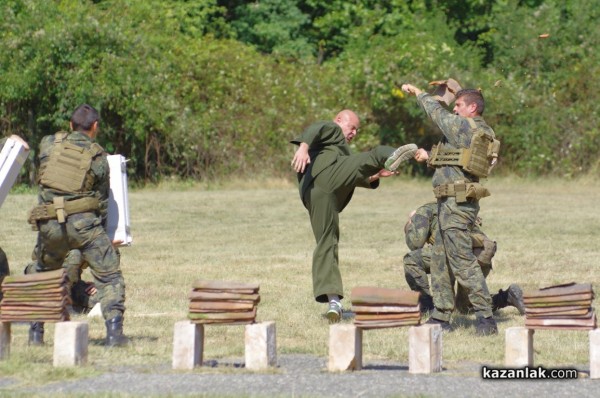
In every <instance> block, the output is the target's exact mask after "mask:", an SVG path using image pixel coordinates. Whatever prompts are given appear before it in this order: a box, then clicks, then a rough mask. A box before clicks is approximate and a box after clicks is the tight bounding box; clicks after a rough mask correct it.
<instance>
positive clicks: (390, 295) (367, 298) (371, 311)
mask: <svg viewBox="0 0 600 398" xmlns="http://www.w3.org/2000/svg"><path fill="white" fill-rule="evenodd" d="M350 297H351V301H352V311H353V312H354V313H355V318H354V325H355V326H356V327H359V328H361V329H380V328H391V327H398V326H415V325H419V324H420V323H421V309H420V306H419V293H417V292H413V291H404V290H400V289H387V288H381V287H365V286H363V287H355V288H354V289H352V292H351V293H350Z"/></svg>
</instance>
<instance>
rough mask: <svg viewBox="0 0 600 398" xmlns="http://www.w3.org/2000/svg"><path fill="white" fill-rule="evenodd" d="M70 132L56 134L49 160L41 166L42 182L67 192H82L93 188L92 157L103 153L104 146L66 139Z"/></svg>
mask: <svg viewBox="0 0 600 398" xmlns="http://www.w3.org/2000/svg"><path fill="white" fill-rule="evenodd" d="M67 135H68V133H65V132H60V133H56V134H55V135H54V145H53V147H52V151H51V153H50V156H49V158H48V161H47V162H46V163H45V164H43V165H42V167H41V168H40V183H41V184H42V185H43V186H45V187H48V188H52V189H56V190H58V191H62V192H65V193H82V192H87V191H90V190H91V189H92V186H93V184H94V179H93V176H92V175H91V173H90V169H91V165H92V159H93V158H95V157H96V156H98V155H100V154H102V147H101V146H100V145H98V144H96V143H92V145H91V146H90V148H89V149H88V148H84V147H80V146H78V145H75V144H72V143H70V142H68V141H66V140H65V138H66V137H67Z"/></svg>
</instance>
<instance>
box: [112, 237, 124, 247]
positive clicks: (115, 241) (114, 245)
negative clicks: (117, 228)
mask: <svg viewBox="0 0 600 398" xmlns="http://www.w3.org/2000/svg"><path fill="white" fill-rule="evenodd" d="M122 244H123V241H122V240H121V239H115V240H113V241H112V245H113V247H118V246H121V245H122Z"/></svg>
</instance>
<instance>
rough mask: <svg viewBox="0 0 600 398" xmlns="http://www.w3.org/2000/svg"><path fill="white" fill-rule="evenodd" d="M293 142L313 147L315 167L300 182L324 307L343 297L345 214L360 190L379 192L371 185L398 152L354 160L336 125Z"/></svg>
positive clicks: (312, 129) (386, 150)
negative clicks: (341, 224)
mask: <svg viewBox="0 0 600 398" xmlns="http://www.w3.org/2000/svg"><path fill="white" fill-rule="evenodd" d="M291 142H292V143H293V144H297V145H299V144H300V143H302V142H304V143H306V144H308V146H309V156H310V164H309V165H308V167H307V169H306V170H305V172H304V173H299V174H298V181H299V184H300V185H299V190H300V198H301V199H302V203H303V204H304V207H306V209H307V210H308V214H309V217H310V223H311V226H312V230H313V234H314V236H315V240H316V242H317V247H316V248H315V250H314V252H313V264H312V279H313V292H314V296H315V299H316V300H317V301H318V302H322V303H324V302H327V294H336V295H338V296H340V298H342V297H343V286H342V277H341V274H340V270H339V266H338V242H339V236H340V230H339V213H340V212H342V210H344V208H345V207H346V205H347V204H348V203H349V202H350V199H351V198H352V194H353V193H354V189H355V188H356V187H363V188H371V189H375V188H377V187H378V186H379V180H375V181H373V182H371V183H369V177H370V176H372V175H374V174H377V173H378V172H379V171H380V170H381V169H383V167H384V163H385V161H386V160H387V158H388V157H390V155H391V154H392V153H393V152H394V150H395V148H392V147H388V146H377V147H376V148H374V149H372V150H371V151H369V152H363V153H358V154H352V153H351V150H350V147H349V145H348V144H347V143H346V139H345V137H344V134H343V132H342V129H341V128H340V127H339V126H338V125H337V124H336V123H335V122H332V121H322V122H317V123H314V124H312V125H311V126H309V127H308V128H307V129H306V130H305V131H304V132H303V133H302V134H301V135H300V136H299V137H297V138H296V139H294V140H292V141H291Z"/></svg>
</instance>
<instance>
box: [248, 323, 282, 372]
mask: <svg viewBox="0 0 600 398" xmlns="http://www.w3.org/2000/svg"><path fill="white" fill-rule="evenodd" d="M244 344H245V352H244V354H245V359H246V369H250V370H265V369H267V368H269V367H270V366H276V365H277V340H276V335H275V322H261V323H254V324H251V325H246V330H245V336H244Z"/></svg>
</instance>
